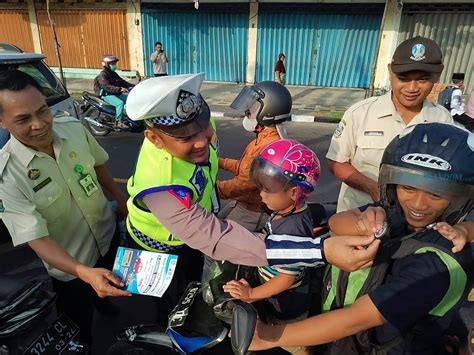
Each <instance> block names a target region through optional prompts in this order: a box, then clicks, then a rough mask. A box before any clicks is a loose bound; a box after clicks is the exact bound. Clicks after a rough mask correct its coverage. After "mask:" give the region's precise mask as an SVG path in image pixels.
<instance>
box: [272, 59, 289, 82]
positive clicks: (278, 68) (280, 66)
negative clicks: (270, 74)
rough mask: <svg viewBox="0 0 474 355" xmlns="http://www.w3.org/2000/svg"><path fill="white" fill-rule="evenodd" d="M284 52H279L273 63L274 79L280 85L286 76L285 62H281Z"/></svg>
mask: <svg viewBox="0 0 474 355" xmlns="http://www.w3.org/2000/svg"><path fill="white" fill-rule="evenodd" d="M285 58H286V56H285V53H280V54H278V60H277V62H276V64H275V70H274V72H275V81H276V82H277V83H280V84H281V85H285V78H286V68H285V64H284V63H283V62H284V61H285Z"/></svg>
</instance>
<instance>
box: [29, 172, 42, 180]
mask: <svg viewBox="0 0 474 355" xmlns="http://www.w3.org/2000/svg"><path fill="white" fill-rule="evenodd" d="M40 175H41V173H40V171H39V169H30V170H28V178H29V179H30V180H36V179H37V178H39V177H40Z"/></svg>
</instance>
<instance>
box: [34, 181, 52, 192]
mask: <svg viewBox="0 0 474 355" xmlns="http://www.w3.org/2000/svg"><path fill="white" fill-rule="evenodd" d="M51 181H52V180H51V178H50V177H47V178H46V179H44V180H43V181H41V182H40V183H39V184H38V185H36V186H35V187H33V191H34V192H38V191H39V190H41V189H42V188H43V187H45V186H46V185H48V184H49V183H50V182H51Z"/></svg>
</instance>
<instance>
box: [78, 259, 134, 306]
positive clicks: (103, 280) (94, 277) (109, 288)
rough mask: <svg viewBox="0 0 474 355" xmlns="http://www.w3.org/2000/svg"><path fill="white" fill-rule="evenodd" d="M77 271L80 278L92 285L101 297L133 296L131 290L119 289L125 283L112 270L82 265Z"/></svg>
mask: <svg viewBox="0 0 474 355" xmlns="http://www.w3.org/2000/svg"><path fill="white" fill-rule="evenodd" d="M77 273H78V276H79V278H80V279H81V280H83V281H84V282H87V283H88V284H89V285H91V286H92V288H93V289H94V290H95V292H96V293H97V295H98V296H99V297H101V298H103V297H107V296H112V297H120V296H131V293H130V292H127V291H123V290H120V289H119V287H123V286H124V284H123V282H122V281H121V280H120V279H119V278H118V277H117V276H115V275H114V274H113V273H112V272H111V271H110V270H107V269H104V268H91V267H87V266H85V265H81V267H80V268H79V269H78V270H77Z"/></svg>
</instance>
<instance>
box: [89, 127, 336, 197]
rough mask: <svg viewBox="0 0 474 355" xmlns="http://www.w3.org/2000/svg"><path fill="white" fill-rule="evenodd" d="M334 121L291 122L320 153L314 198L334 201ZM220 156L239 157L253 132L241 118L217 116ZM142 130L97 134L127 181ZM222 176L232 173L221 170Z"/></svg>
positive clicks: (295, 133) (296, 135) (294, 133)
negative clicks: (329, 159)
mask: <svg viewBox="0 0 474 355" xmlns="http://www.w3.org/2000/svg"><path fill="white" fill-rule="evenodd" d="M334 128H335V125H334V124H331V123H295V122H289V123H288V134H289V137H290V138H293V139H297V140H299V141H301V142H303V143H304V144H306V145H308V146H309V147H310V148H311V149H313V150H314V151H315V152H316V153H317V154H318V156H319V158H320V160H321V165H322V173H321V181H320V184H319V187H318V188H317V190H316V192H315V193H314V194H313V195H312V197H311V200H312V201H315V200H317V201H319V202H335V201H336V200H337V194H338V192H339V186H340V183H339V182H338V181H337V180H336V179H335V178H334V176H332V175H331V173H329V171H328V170H327V168H326V160H325V158H324V157H325V155H326V152H327V149H328V146H329V142H330V140H331V135H332V133H333V131H334ZM217 131H218V135H219V142H220V151H221V154H220V155H221V156H223V157H230V158H239V157H240V155H241V153H242V151H243V149H244V147H245V146H246V145H247V143H248V142H250V141H251V140H252V139H253V137H254V134H253V133H250V132H246V131H245V130H244V129H243V128H242V126H241V121H240V120H238V119H230V118H219V119H218V120H217ZM142 137H143V136H142V134H137V133H111V134H110V135H108V136H106V137H98V140H99V142H100V144H101V145H102V146H103V147H104V148H105V149H106V150H107V152H108V153H109V154H110V160H109V162H110V163H109V168H110V170H111V171H112V175H113V176H114V177H115V178H118V179H120V180H121V181H125V180H126V179H128V178H129V177H130V175H131V174H132V171H133V168H134V164H135V159H136V156H137V153H138V150H139V149H140V144H141V142H142ZM219 176H220V178H230V175H228V174H225V173H222V172H221V173H220V175H219Z"/></svg>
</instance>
